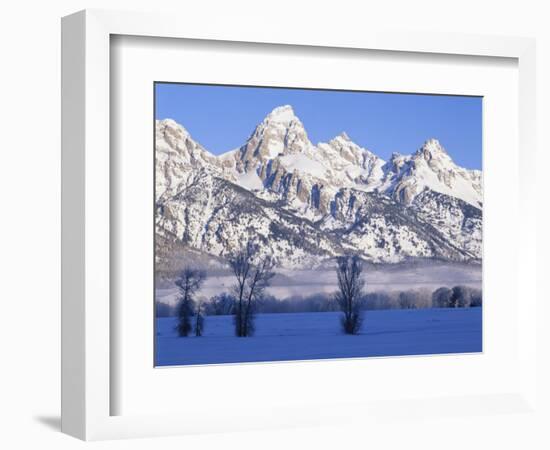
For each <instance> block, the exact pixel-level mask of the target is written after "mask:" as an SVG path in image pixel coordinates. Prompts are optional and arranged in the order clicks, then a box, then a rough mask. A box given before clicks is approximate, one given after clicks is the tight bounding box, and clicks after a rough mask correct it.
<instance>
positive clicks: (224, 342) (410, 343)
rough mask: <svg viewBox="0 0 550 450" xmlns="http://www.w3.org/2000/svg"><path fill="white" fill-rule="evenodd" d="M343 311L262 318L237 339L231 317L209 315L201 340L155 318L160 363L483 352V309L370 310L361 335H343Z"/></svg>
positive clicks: (166, 364)
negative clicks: (250, 333) (178, 332)
mask: <svg viewBox="0 0 550 450" xmlns="http://www.w3.org/2000/svg"><path fill="white" fill-rule="evenodd" d="M339 317H340V313H332V312H325V313H297V314H260V315H258V317H257V320H256V334H255V335H254V336H253V337H249V338H237V337H235V336H234V335H233V327H232V317H231V316H209V317H207V318H206V321H205V332H204V336H202V337H199V338H197V337H187V338H179V337H178V336H177V335H176V333H175V331H174V325H175V319H174V318H171V317H170V318H159V319H156V320H157V336H156V365H157V366H170V365H189V364H216V363H239V362H257V361H288V360H311V359H328V358H354V357H367V356H397V355H422V354H437V353H472V352H481V351H482V309H481V308H466V309H423V310H387V311H366V312H365V321H364V324H363V327H362V330H361V333H360V334H359V335H356V336H349V335H344V334H342V333H341V331H340V325H339Z"/></svg>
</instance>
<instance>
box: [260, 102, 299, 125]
mask: <svg viewBox="0 0 550 450" xmlns="http://www.w3.org/2000/svg"><path fill="white" fill-rule="evenodd" d="M297 119H298V118H297V117H296V114H294V109H293V108H292V106H291V105H282V106H277V107H276V108H274V109H273V110H272V111H271V112H270V113H269V114H268V115H267V117H266V121H269V122H278V123H289V122H292V121H293V120H297Z"/></svg>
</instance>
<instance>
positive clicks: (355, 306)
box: [156, 243, 482, 337]
mask: <svg viewBox="0 0 550 450" xmlns="http://www.w3.org/2000/svg"><path fill="white" fill-rule="evenodd" d="M227 265H228V266H229V268H230V270H231V273H232V275H233V277H234V284H233V286H232V289H231V291H230V292H222V293H220V294H218V295H215V296H213V297H211V298H210V299H199V298H197V292H199V291H200V288H201V287H202V285H203V283H204V282H205V280H206V277H207V275H206V272H205V271H204V270H201V269H196V268H191V267H186V268H184V269H183V270H182V271H181V272H180V273H179V275H178V277H177V279H176V280H175V284H176V286H177V287H178V291H179V295H178V301H177V304H176V306H175V307H171V306H169V305H167V304H165V303H160V302H157V304H156V308H157V309H156V314H157V317H169V316H176V317H177V325H176V331H177V333H178V335H179V336H182V337H186V336H189V335H190V334H194V335H195V336H202V333H203V330H204V325H205V316H212V315H232V316H233V325H234V332H235V335H236V336H237V337H249V336H252V335H253V334H254V331H255V318H256V315H257V314H258V313H296V312H328V311H340V312H341V316H340V325H341V329H342V331H343V332H344V333H346V334H357V333H359V331H360V329H361V325H362V323H363V314H364V311H366V310H375V309H422V308H468V307H479V306H482V295H481V290H479V289H474V288H470V287H467V286H455V287H452V288H447V287H440V288H438V289H436V290H434V291H433V292H432V291H430V290H428V289H420V290H406V291H397V292H393V291H392V292H369V293H366V292H365V291H364V288H365V279H364V266H363V263H362V260H361V259H360V258H359V257H358V256H356V255H346V256H341V257H338V258H337V259H336V266H335V270H336V275H337V291H336V292H335V293H332V294H314V295H310V296H306V297H293V298H287V299H277V298H275V297H274V296H272V295H268V294H266V292H265V290H266V288H267V287H268V286H269V284H270V281H271V279H272V278H273V276H274V275H275V272H274V268H275V262H274V260H273V259H272V258H271V257H270V256H265V255H261V253H260V251H259V247H258V245H256V244H252V243H247V244H246V245H245V246H244V247H243V248H242V249H241V250H240V251H238V252H236V253H234V254H232V255H230V256H229V257H228V258H227Z"/></svg>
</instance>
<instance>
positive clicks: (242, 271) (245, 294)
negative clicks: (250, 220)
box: [228, 242, 275, 337]
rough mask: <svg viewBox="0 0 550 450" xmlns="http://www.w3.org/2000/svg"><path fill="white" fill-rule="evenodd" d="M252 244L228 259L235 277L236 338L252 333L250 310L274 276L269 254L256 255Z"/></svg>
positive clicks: (252, 315)
mask: <svg viewBox="0 0 550 450" xmlns="http://www.w3.org/2000/svg"><path fill="white" fill-rule="evenodd" d="M258 253H259V252H258V247H257V245H255V244H253V243H250V242H249V243H247V244H246V246H245V247H244V248H243V249H241V250H240V251H238V252H236V253H235V254H233V255H231V256H230V257H229V258H228V263H229V267H230V268H231V270H232V272H233V275H234V276H235V279H236V284H235V287H234V290H235V297H236V298H235V306H234V315H235V334H236V335H237V336H238V337H247V336H251V335H252V334H253V333H254V312H255V306H256V302H257V301H258V300H260V299H261V298H262V296H263V293H264V291H265V288H266V287H268V286H269V282H270V281H271V278H273V276H274V275H275V273H274V272H273V268H274V267H275V264H274V261H273V259H272V258H271V257H270V256H263V257H262V256H259V254H258Z"/></svg>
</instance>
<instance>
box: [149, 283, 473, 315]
mask: <svg viewBox="0 0 550 450" xmlns="http://www.w3.org/2000/svg"><path fill="white" fill-rule="evenodd" d="M201 304H202V308H203V313H204V314H205V315H210V316H212V315H230V314H234V306H235V298H234V296H233V295H231V294H230V293H225V292H224V293H221V294H219V295H216V296H214V297H211V298H210V299H202V301H201ZM360 305H361V309H362V310H364V311H365V310H380V309H426V308H471V307H480V306H482V292H481V290H480V289H475V288H471V287H468V286H455V287H453V288H447V287H440V288H438V289H436V290H434V291H431V290H429V289H416V290H406V291H388V292H385V291H377V292H370V293H367V294H364V295H362V297H361V299H360ZM255 309H256V310H255V312H256V313H257V314H274V313H301V312H329V311H339V310H340V307H339V305H338V302H337V300H336V298H335V297H334V294H329V293H326V294H323V293H319V294H313V295H309V296H293V297H287V298H283V299H279V298H276V297H274V296H272V295H269V294H264V295H263V297H262V298H261V299H259V300H258V301H257V304H256V306H255ZM156 315H157V317H171V316H175V315H177V314H176V306H175V305H174V306H172V305H169V304H167V303H163V302H159V301H157V302H156Z"/></svg>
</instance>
